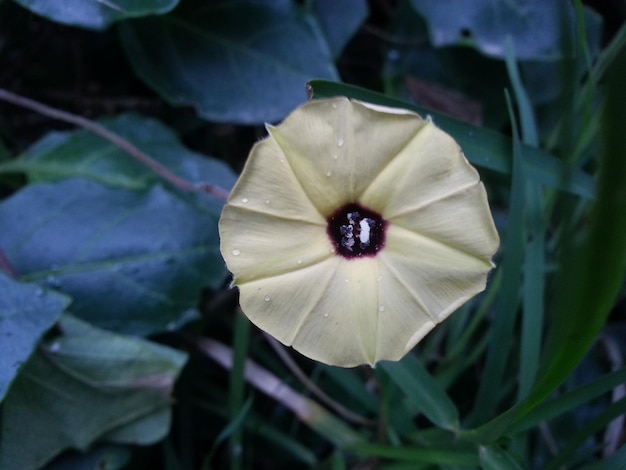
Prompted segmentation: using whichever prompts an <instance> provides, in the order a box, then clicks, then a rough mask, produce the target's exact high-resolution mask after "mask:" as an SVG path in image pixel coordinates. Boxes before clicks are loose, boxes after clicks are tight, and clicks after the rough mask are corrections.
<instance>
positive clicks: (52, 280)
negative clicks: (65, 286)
mask: <svg viewBox="0 0 626 470" xmlns="http://www.w3.org/2000/svg"><path fill="white" fill-rule="evenodd" d="M46 282H47V283H48V285H49V286H50V287H61V280H60V279H59V278H58V277H54V276H48V277H46Z"/></svg>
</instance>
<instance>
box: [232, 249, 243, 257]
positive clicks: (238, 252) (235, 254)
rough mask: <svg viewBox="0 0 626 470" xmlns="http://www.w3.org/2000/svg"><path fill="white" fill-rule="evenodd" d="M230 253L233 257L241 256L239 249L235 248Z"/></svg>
mask: <svg viewBox="0 0 626 470" xmlns="http://www.w3.org/2000/svg"><path fill="white" fill-rule="evenodd" d="M231 253H232V254H233V256H239V255H240V254H241V250H240V249H239V248H235V249H234V250H233V251H231Z"/></svg>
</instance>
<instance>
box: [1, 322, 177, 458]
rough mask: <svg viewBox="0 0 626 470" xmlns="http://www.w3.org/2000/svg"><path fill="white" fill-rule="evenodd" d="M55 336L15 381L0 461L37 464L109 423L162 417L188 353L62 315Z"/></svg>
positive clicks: (97, 434)
mask: <svg viewBox="0 0 626 470" xmlns="http://www.w3.org/2000/svg"><path fill="white" fill-rule="evenodd" d="M59 329H60V331H61V332H62V333H61V335H60V336H58V337H56V338H53V339H51V340H50V341H48V342H46V343H45V344H44V345H43V346H42V350H41V351H40V352H39V353H38V354H36V355H34V356H32V357H31V359H30V360H29V361H28V363H27V364H26V366H25V367H24V370H23V372H22V373H21V374H20V375H19V377H18V378H17V379H16V381H15V382H14V384H13V386H12V387H11V390H10V391H9V393H8V395H7V397H6V400H5V402H4V407H3V416H2V423H1V424H0V468H3V469H4V468H7V469H8V468H16V469H17V468H20V469H22V468H40V467H41V466H42V465H43V464H45V463H46V462H47V461H49V460H50V459H51V458H52V457H54V456H55V455H57V454H58V453H60V452H61V451H63V450H65V449H69V448H74V449H79V450H85V449H87V448H88V447H89V446H90V445H91V444H92V443H93V442H94V441H95V440H97V439H99V438H101V437H103V436H106V434H107V433H108V432H110V431H112V430H115V429H119V428H120V427H122V426H125V425H131V424H132V423H135V422H137V421H139V420H143V419H145V418H146V417H148V416H151V415H153V414H154V415H158V416H160V422H159V433H155V434H152V439H151V442H154V441H155V440H158V439H161V438H163V436H164V435H165V434H166V433H167V431H168V429H169V424H170V411H169V408H170V405H171V397H170V393H171V390H172V387H173V384H174V381H175V380H176V378H177V377H178V374H179V373H180V370H181V368H182V366H183V365H184V363H185V361H186V356H185V355H184V354H183V353H181V352H179V351H175V350H173V349H170V348H166V347H164V346H159V345H157V344H155V343H151V342H148V341H145V340H142V339H138V338H130V337H124V336H120V335H116V334H112V333H109V332H105V331H102V330H99V329H96V328H93V327H91V326H89V325H88V324H86V323H83V322H81V321H79V320H77V319H75V318H73V317H71V316H69V315H67V316H64V317H63V318H62V319H61V321H60V323H59Z"/></svg>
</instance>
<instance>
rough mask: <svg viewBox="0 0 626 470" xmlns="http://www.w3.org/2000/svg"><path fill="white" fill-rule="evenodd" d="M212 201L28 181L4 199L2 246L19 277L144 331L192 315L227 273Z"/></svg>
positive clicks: (80, 309) (91, 314)
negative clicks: (206, 289)
mask: <svg viewBox="0 0 626 470" xmlns="http://www.w3.org/2000/svg"><path fill="white" fill-rule="evenodd" d="M218 216H219V213H218V210H217V208H216V207H215V204H214V201H213V200H212V199H211V198H210V196H208V195H204V194H202V195H197V196H192V195H183V196H179V195H176V194H175V193H173V192H169V191H167V190H165V189H164V188H162V187H161V186H159V185H156V186H153V187H152V188H150V189H149V190H147V191H143V192H138V191H127V190H121V189H111V188H108V187H105V186H101V185H99V184H97V183H94V182H92V181H88V180H81V179H69V180H63V181H61V182H59V183H55V184H37V185H30V186H27V187H25V188H24V189H22V190H21V191H19V192H18V193H16V194H15V195H13V196H12V197H10V198H8V199H6V200H4V201H2V203H0V226H1V227H3V230H2V231H0V246H2V247H3V248H4V250H5V253H6V255H7V257H8V258H9V260H10V262H11V264H12V265H13V266H14V268H15V269H16V271H17V272H18V274H19V275H20V277H21V279H23V280H26V281H34V282H38V283H40V284H41V285H42V286H45V287H51V288H54V289H57V290H60V291H62V292H65V293H67V294H69V295H70V296H72V298H73V299H74V303H73V305H72V312H73V313H75V314H76V315H77V316H79V317H81V318H83V319H85V320H87V321H89V322H91V323H93V324H95V325H98V326H100V327H104V328H108V329H112V330H116V331H119V332H125V333H130V334H140V335H147V334H151V333H154V332H157V331H163V330H165V329H167V328H176V327H177V325H178V322H180V321H185V319H186V318H188V314H189V310H190V309H193V308H194V307H195V306H196V305H197V303H198V301H199V296H200V292H201V290H202V289H203V288H204V287H206V286H210V287H217V286H218V285H219V284H221V283H222V282H223V280H224V278H225V275H226V270H225V267H224V263H223V261H222V258H221V256H220V254H219V251H218V242H219V241H218V234H217V218H218Z"/></svg>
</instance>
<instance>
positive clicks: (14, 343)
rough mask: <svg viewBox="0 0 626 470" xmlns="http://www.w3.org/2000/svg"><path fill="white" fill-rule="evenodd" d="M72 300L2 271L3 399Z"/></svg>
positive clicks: (0, 364)
mask: <svg viewBox="0 0 626 470" xmlns="http://www.w3.org/2000/svg"><path fill="white" fill-rule="evenodd" d="M69 304H70V299H69V298H68V297H66V296H64V295H62V294H59V293H58V292H54V291H51V290H48V289H43V288H41V287H40V286H38V285H36V284H22V283H20V282H17V281H14V280H13V279H10V278H8V277H6V276H5V275H4V274H3V273H1V272H0V402H1V401H2V399H3V398H4V396H5V395H6V393H7V391H8V390H9V386H10V385H11V382H12V381H13V380H14V379H15V377H16V376H17V374H18V373H19V371H20V370H21V368H22V365H23V364H24V363H25V362H26V360H27V359H28V358H29V357H30V355H31V354H32V353H33V351H34V350H35V347H36V346H37V342H38V341H39V339H40V338H41V336H42V335H43V334H44V333H45V332H46V331H47V330H48V329H49V328H50V327H51V326H52V325H53V324H54V323H55V322H56V321H57V320H58V319H59V317H60V316H61V314H62V313H63V311H64V310H65V309H66V308H67V306H68V305H69Z"/></svg>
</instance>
